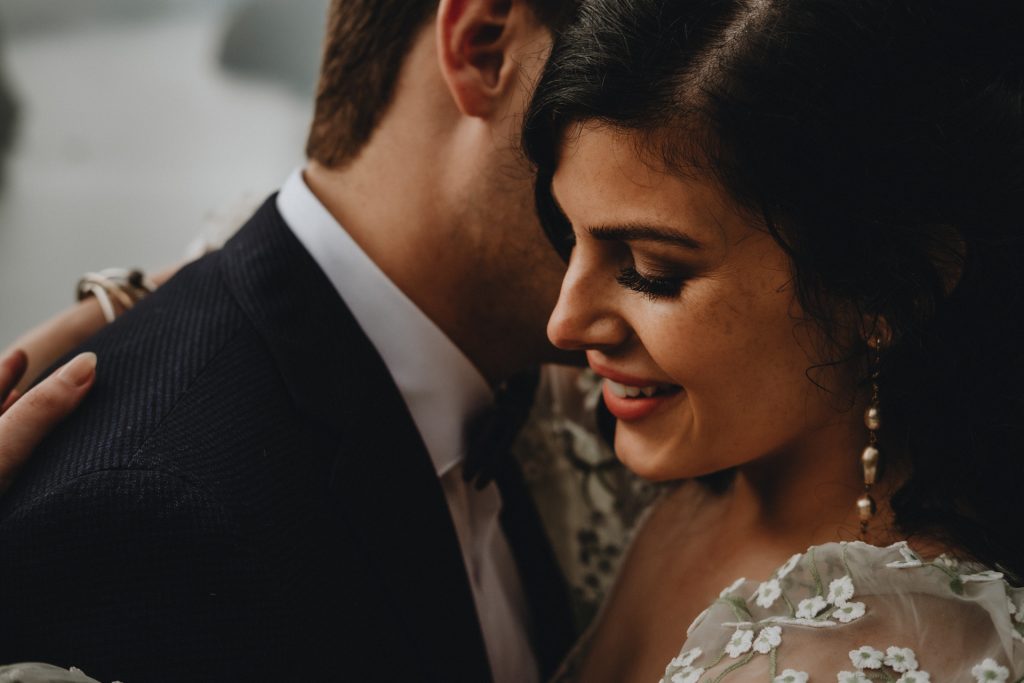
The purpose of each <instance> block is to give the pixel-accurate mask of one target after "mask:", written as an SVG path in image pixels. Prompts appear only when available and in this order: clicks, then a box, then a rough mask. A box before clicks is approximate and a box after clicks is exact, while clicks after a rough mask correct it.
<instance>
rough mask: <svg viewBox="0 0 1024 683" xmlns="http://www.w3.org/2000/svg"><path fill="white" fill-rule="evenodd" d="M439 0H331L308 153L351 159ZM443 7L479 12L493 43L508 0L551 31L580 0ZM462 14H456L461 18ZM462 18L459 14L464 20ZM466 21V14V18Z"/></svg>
mask: <svg viewBox="0 0 1024 683" xmlns="http://www.w3.org/2000/svg"><path fill="white" fill-rule="evenodd" d="M439 4H442V3H441V2H440V0H332V2H331V5H330V10H329V13H328V19H327V21H328V23H327V36H326V38H325V42H324V50H323V65H322V69H321V72H320V83H319V86H318V88H317V98H316V110H315V113H314V119H313V126H312V129H311V131H310V135H309V140H308V143H307V147H306V154H307V155H308V156H309V158H310V159H314V160H316V161H317V162H319V163H321V164H323V165H324V166H327V167H332V168H333V167H337V166H339V165H343V164H345V163H347V162H348V161H350V160H352V159H353V158H355V157H356V156H357V155H358V154H359V151H360V150H361V149H362V147H363V145H365V144H366V143H367V141H369V139H370V137H371V135H372V134H373V132H374V130H375V129H376V128H377V125H378V124H379V123H380V120H381V118H382V117H383V115H384V113H385V112H386V110H387V109H388V107H389V105H390V104H391V102H392V99H393V97H394V94H395V89H396V86H397V85H398V79H399V75H400V73H401V71H402V67H403V65H404V64H405V61H406V57H407V56H408V54H409V53H410V51H411V49H412V47H413V44H414V42H415V40H416V38H417V36H419V35H420V34H421V33H422V32H423V30H424V29H425V28H429V23H430V22H431V20H433V19H435V18H436V17H437V13H438V5H439ZM444 4H445V5H446V7H445V8H444V10H443V11H444V12H445V13H446V15H447V16H451V12H452V11H453V10H454V11H455V12H456V13H459V12H461V13H462V16H467V17H472V16H473V14H474V13H476V14H477V17H478V19H477V21H479V20H480V18H483V23H486V24H487V26H483V27H481V28H480V29H478V34H477V36H476V40H478V41H479V42H480V43H481V44H486V43H487V42H488V41H491V42H496V41H497V40H498V39H500V37H501V33H502V31H503V29H505V27H506V25H507V22H508V20H509V18H510V16H509V15H510V13H511V10H512V7H513V5H514V4H522V5H523V6H524V7H526V8H527V9H528V10H529V12H530V14H532V15H533V17H532V18H533V19H534V20H536V22H537V24H538V25H539V27H542V28H544V29H547V30H548V31H554V30H557V29H559V28H561V27H562V26H563V25H565V24H566V23H567V22H568V21H569V19H570V18H571V17H572V15H573V13H574V11H575V8H576V6H577V4H578V0H516V1H515V2H513V0H498V1H496V2H494V1H490V0H488V1H485V2H477V1H476V0H459V1H457V2H453V3H444ZM460 18H461V17H460ZM464 21H465V20H464ZM470 21H472V18H471V19H470Z"/></svg>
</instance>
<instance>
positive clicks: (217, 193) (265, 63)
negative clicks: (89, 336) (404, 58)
mask: <svg viewBox="0 0 1024 683" xmlns="http://www.w3.org/2000/svg"><path fill="white" fill-rule="evenodd" d="M327 1H328V0H277V1H273V0H248V1H246V0H3V2H0V33H2V36H3V39H2V40H0V83H2V82H3V81H4V80H6V83H7V86H8V89H9V91H10V92H11V93H12V94H13V97H14V98H15V99H16V101H17V103H18V109H17V111H18V117H17V125H16V126H15V127H14V131H15V137H14V139H13V146H12V148H11V149H10V151H9V152H8V153H7V155H6V162H5V163H4V166H5V167H6V173H5V174H4V176H3V179H2V186H0V347H2V346H4V345H6V344H7V343H8V342H10V341H11V340H12V339H13V338H14V337H16V336H17V335H18V334H19V333H20V332H22V331H24V330H25V329H27V328H28V327H30V326H32V325H34V324H36V323H38V322H40V321H41V320H43V319H45V318H46V317H48V316H49V315H50V314H52V313H54V312H55V311H57V310H58V309H60V308H62V307H64V306H66V305H67V304H69V303H70V302H71V299H72V292H73V288H74V283H75V281H76V280H77V278H78V276H79V275H80V274H81V273H82V272H85V271H87V270H95V269H99V268H104V267H108V266H115V265H127V266H134V265H138V266H143V267H146V268H155V267H158V266H160V265H162V264H166V263H170V262H174V261H176V260H177V259H178V258H179V257H180V256H181V255H182V254H183V252H184V250H185V248H186V246H187V245H188V244H189V243H190V242H191V241H192V240H193V239H194V238H196V237H197V236H199V235H200V234H202V233H204V232H209V231H211V230H214V229H219V228H220V227H222V226H224V225H225V224H226V225H231V226H233V225H235V224H236V223H237V222H238V221H239V220H240V219H241V218H242V217H244V214H245V212H246V211H247V210H248V209H249V208H250V207H253V206H255V205H257V204H258V203H259V202H261V201H262V200H263V199H264V198H265V197H266V196H267V195H268V194H269V193H271V192H273V191H274V190H275V189H276V188H277V187H278V186H279V184H280V183H281V182H282V181H283V180H284V178H285V177H286V176H287V174H288V173H289V172H290V170H291V169H292V168H294V167H295V166H296V165H298V164H300V163H302V161H303V155H302V150H303V145H304V141H305V134H306V127H307V125H308V122H309V117H310V113H311V99H312V98H311V93H312V90H313V83H314V82H315V77H316V67H317V61H318V56H319V46H320V40H321V34H322V31H323V17H324V12H325V8H326V4H327ZM3 76H6V78H3ZM4 111H5V110H4V105H3V96H2V95H0V156H2V155H3V151H2V149H3V144H2V140H3V130H4V121H6V120H7V119H6V118H5V114H4Z"/></svg>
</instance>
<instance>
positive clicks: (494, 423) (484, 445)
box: [462, 370, 540, 489]
mask: <svg viewBox="0 0 1024 683" xmlns="http://www.w3.org/2000/svg"><path fill="white" fill-rule="evenodd" d="M539 383H540V372H539V371H538V370H531V371H529V372H524V373H522V374H519V375H516V376H515V377H512V378H511V379H509V380H508V381H506V382H504V383H503V384H502V385H501V386H500V387H499V388H498V390H497V391H496V392H495V400H494V405H492V406H491V407H490V408H488V409H487V410H485V411H483V412H482V413H480V414H479V415H477V416H475V417H474V418H472V419H471V420H470V423H469V426H468V447H467V453H466V459H465V462H464V463H463V466H462V475H463V477H464V478H465V480H466V481H467V482H470V481H471V482H474V483H475V486H476V488H477V489H483V488H484V487H486V486H487V485H488V484H490V483H491V482H492V481H494V479H495V477H496V476H497V473H498V470H499V469H500V465H501V460H502V458H507V457H511V456H510V455H509V451H510V449H511V447H512V442H513V441H515V438H516V435H517V434H519V431H520V430H521V429H522V428H523V425H524V424H526V420H527V418H528V417H529V416H530V408H531V407H532V406H533V399H534V397H535V396H536V394H537V385H538V384H539Z"/></svg>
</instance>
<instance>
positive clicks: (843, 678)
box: [836, 671, 871, 683]
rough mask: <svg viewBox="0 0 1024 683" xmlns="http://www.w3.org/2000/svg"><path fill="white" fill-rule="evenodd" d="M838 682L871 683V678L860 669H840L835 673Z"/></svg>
mask: <svg viewBox="0 0 1024 683" xmlns="http://www.w3.org/2000/svg"><path fill="white" fill-rule="evenodd" d="M836 681H838V683H871V679H870V678H868V677H867V676H865V675H864V674H863V673H861V672H860V671H840V672H839V673H838V674H837V675H836Z"/></svg>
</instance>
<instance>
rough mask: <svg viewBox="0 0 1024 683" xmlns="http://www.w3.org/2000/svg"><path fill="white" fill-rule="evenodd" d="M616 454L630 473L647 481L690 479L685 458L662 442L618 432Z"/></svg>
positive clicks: (616, 435)
mask: <svg viewBox="0 0 1024 683" xmlns="http://www.w3.org/2000/svg"><path fill="white" fill-rule="evenodd" d="M615 454H616V455H617V456H618V458H619V461H620V462H622V464H623V465H625V466H626V468H627V469H629V471H631V472H632V473H633V474H635V475H637V476H638V477H640V478H641V479H644V480H646V481H650V482H655V483H660V482H667V481H675V480H678V479H689V478H690V477H691V476H693V475H692V474H690V473H688V472H687V470H688V469H689V468H687V467H686V460H685V455H682V454H680V452H679V450H678V448H673V447H670V446H667V444H665V442H664V441H659V440H654V439H651V440H648V439H644V438H642V437H641V436H640V435H637V434H633V433H630V432H629V431H628V430H623V429H622V428H621V425H620V429H619V430H618V431H617V432H616V434H615Z"/></svg>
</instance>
